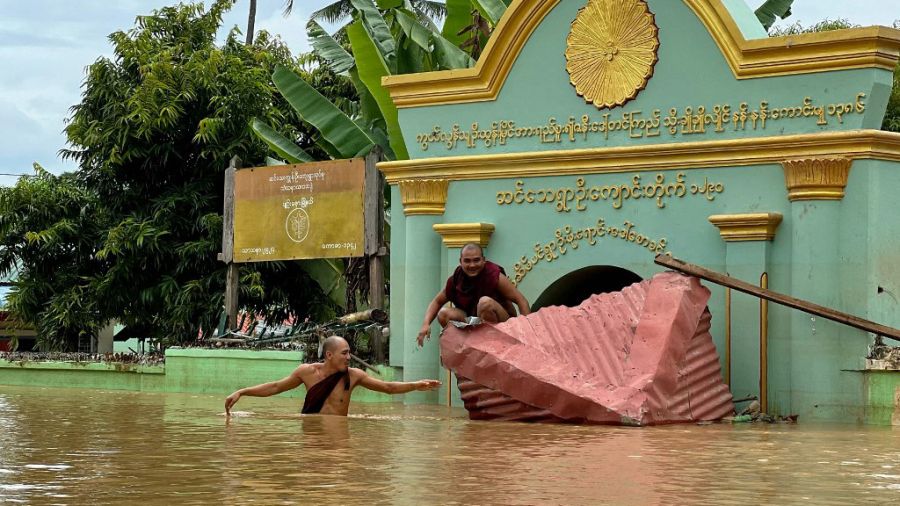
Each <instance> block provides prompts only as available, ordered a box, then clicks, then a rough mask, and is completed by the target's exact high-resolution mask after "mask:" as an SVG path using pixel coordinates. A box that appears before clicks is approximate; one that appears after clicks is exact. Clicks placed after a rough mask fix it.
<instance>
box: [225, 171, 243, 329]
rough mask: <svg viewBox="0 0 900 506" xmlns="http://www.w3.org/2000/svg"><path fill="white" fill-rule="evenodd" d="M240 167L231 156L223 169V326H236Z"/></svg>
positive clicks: (238, 288)
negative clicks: (236, 193) (236, 203)
mask: <svg viewBox="0 0 900 506" xmlns="http://www.w3.org/2000/svg"><path fill="white" fill-rule="evenodd" d="M240 168H241V159H240V158H239V157H237V156H234V157H232V158H231V163H229V164H228V168H227V169H226V170H225V204H224V208H223V210H222V261H223V262H225V265H226V270H225V327H226V329H225V330H226V332H227V331H228V330H234V328H235V327H237V312H238V291H239V290H240V287H239V285H238V280H239V278H240V275H239V272H238V266H237V264H235V263H234V173H235V172H237V170H238V169H240Z"/></svg>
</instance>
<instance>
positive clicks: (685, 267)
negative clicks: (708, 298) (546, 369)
mask: <svg viewBox="0 0 900 506" xmlns="http://www.w3.org/2000/svg"><path fill="white" fill-rule="evenodd" d="M654 262H655V263H656V264H657V265H662V266H663V267H668V268H669V269H672V270H675V271H679V272H683V273H685V274H688V275H691V276H694V277H698V278H700V279H705V280H707V281H712V282H713V283H716V284H718V285H722V286H727V287H731V288H734V289H735V290H737V291H739V292H744V293H748V294H750V295H753V296H754V297H759V298H762V299H766V300H770V301H772V302H775V303H776V304H781V305H782V306H787V307H790V308H794V309H799V310H800V311H803V312H805V313H809V314H813V315H816V316H821V317H822V318H825V319H827V320H831V321H834V322H838V323H842V324H844V325H848V326H850V327H853V328H856V329H859V330H864V331H866V332H871V333H873V334H877V335H880V336H884V337H887V338H889V339H893V340H895V341H900V329H895V328H893V327H887V326H885V325H880V324H878V323H875V322H873V321H870V320H865V319H863V318H859V317H857V316H853V315H850V314H847V313H843V312H841V311H837V310H834V309H831V308H827V307H825V306H820V305H818V304H813V303H812V302H808V301H805V300H801V299H796V298H794V297H790V296H788V295H784V294H780V293H778V292H773V291H771V290H766V289H762V288H759V287H757V286H754V285H752V284H750V283H745V282H743V281H741V280H739V279H735V278H732V277H731V276H726V275H724V274H719V273H718V272H714V271H711V270H708V269H704V268H703V267H700V266H699V265H693V264H689V263H687V262H684V261H682V260H678V259H677V258H673V257H670V256H668V255H656V259H655V260H654ZM826 275H827V274H826Z"/></svg>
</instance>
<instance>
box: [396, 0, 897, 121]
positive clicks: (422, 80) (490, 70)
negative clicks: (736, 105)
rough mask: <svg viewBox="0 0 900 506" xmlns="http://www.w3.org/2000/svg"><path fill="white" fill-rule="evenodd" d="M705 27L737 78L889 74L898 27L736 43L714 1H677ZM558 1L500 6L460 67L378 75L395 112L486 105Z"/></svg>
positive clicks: (737, 35)
mask: <svg viewBox="0 0 900 506" xmlns="http://www.w3.org/2000/svg"><path fill="white" fill-rule="evenodd" d="M684 2H685V3H686V4H687V5H688V7H690V8H691V10H693V11H694V13H695V14H696V15H697V17H698V18H699V19H700V21H701V22H702V23H703V24H704V25H705V26H706V29H707V30H708V31H709V33H710V35H711V36H712V38H713V40H715V42H716V45H717V46H718V47H719V49H720V50H721V51H722V54H723V55H724V57H725V60H726V61H727V62H728V66H729V67H730V68H731V71H732V73H733V74H734V76H735V77H736V78H737V79H752V78H757V77H770V76H778V75H787V74H804V73H811V72H826V71H835V70H847V69H856V68H881V69H886V70H891V71H892V70H893V69H894V66H895V65H896V64H897V60H898V57H900V30H895V29H893V28H887V27H882V26H873V27H866V28H853V29H849V30H836V31H831V32H824V33H810V34H801V35H789V36H784V37H766V38H762V39H753V40H747V39H745V38H744V36H743V34H742V33H741V31H740V29H739V28H738V26H737V24H736V23H735V22H734V19H732V17H731V13H729V12H728V9H727V8H726V7H725V6H724V5H723V3H722V0H684ZM557 3H559V0H518V1H514V2H513V3H512V5H510V6H509V8H507V9H506V13H504V15H503V18H502V19H501V20H500V22H499V23H498V24H497V27H496V29H495V30H494V33H493V34H492V35H491V38H490V40H489V41H488V44H487V47H485V50H484V52H483V53H482V55H481V57H480V58H479V60H478V63H477V64H476V65H475V66H474V67H472V68H467V69H456V70H444V71H439V72H427V73H422V74H406V75H399V76H386V77H384V78H382V84H383V85H384V86H385V87H386V88H387V89H388V91H389V93H390V94H391V98H392V99H393V100H394V104H396V106H397V107H421V106H427V105H439V104H458V103H467V102H480V101H490V100H494V99H496V98H497V94H498V93H499V92H500V88H502V87H503V83H504V82H505V81H506V78H507V77H508V76H509V71H510V69H511V68H512V65H513V64H514V63H515V61H516V59H517V58H518V56H519V53H520V52H521V51H522V48H523V47H524V46H525V43H526V42H528V39H529V38H530V37H531V34H532V33H533V32H534V30H535V28H537V26H538V25H539V24H540V23H541V21H542V20H543V19H544V17H545V16H546V15H547V14H548V13H549V12H550V11H551V10H553V8H554V7H555V6H556V4H557Z"/></svg>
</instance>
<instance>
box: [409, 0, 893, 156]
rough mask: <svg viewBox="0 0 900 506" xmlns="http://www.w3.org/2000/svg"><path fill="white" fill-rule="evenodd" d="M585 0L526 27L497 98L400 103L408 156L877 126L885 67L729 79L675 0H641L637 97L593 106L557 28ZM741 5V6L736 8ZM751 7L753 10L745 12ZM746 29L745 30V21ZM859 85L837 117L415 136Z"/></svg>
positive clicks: (834, 99) (709, 41) (838, 98)
mask: <svg viewBox="0 0 900 506" xmlns="http://www.w3.org/2000/svg"><path fill="white" fill-rule="evenodd" d="M585 3H586V1H585V0H562V1H560V3H559V5H557V6H556V7H555V8H554V9H553V11H552V12H550V13H549V14H548V15H547V17H546V18H544V20H543V22H542V23H541V25H540V26H539V27H537V29H536V30H535V31H534V33H533V34H532V36H531V38H530V39H529V40H528V42H527V43H526V44H525V47H524V48H523V50H522V52H521V53H520V55H519V57H518V59H517V60H516V63H515V64H514V66H513V68H512V70H511V71H510V74H509V77H508V78H507V80H506V82H505V84H504V86H503V88H502V90H501V91H500V94H499V96H498V97H497V100H495V101H490V102H477V103H469V104H451V105H441V106H435V107H418V108H403V109H400V111H399V112H400V116H399V117H400V121H401V124H402V126H403V134H404V139H405V140H406V146H407V148H408V150H409V155H410V158H412V159H418V158H430V157H441V156H458V155H477V154H487V153H512V152H525V151H545V150H565V149H576V148H590V147H613V146H624V145H628V146H634V145H641V144H659V143H669V142H689V141H701V140H724V139H737V138H748V137H763V136H771V135H785V134H794V133H815V132H821V131H834V130H853V129H859V128H876V129H877V128H880V125H881V120H882V118H883V117H884V111H885V108H886V106H887V100H888V98H889V96H890V90H891V85H892V82H893V76H892V73H891V72H889V71H887V70H871V69H860V70H847V71H838V72H828V73H819V74H812V75H811V74H805V75H797V76H779V77H764V78H756V79H744V80H738V79H736V78H735V77H734V74H733V73H732V71H731V69H730V68H729V66H728V63H727V61H726V60H725V58H724V56H723V55H722V53H721V51H720V50H719V48H718V46H717V45H716V43H715V41H714V40H713V38H712V36H711V35H709V33H708V32H707V31H706V28H705V27H704V26H703V24H702V23H701V22H700V20H699V19H698V18H697V17H696V15H695V14H694V12H693V11H692V10H691V9H690V8H689V7H688V6H687V5H685V4H684V3H683V2H681V1H678V0H648V2H647V3H648V5H649V6H650V10H651V12H652V13H653V14H654V15H655V19H656V24H657V26H658V27H659V50H658V57H659V60H658V62H657V63H656V65H655V67H654V70H653V77H652V78H651V79H650V80H649V82H648V83H647V87H646V89H644V90H643V91H641V92H640V94H638V96H637V98H635V99H634V100H632V101H630V102H628V103H627V104H625V105H624V106H622V107H616V108H613V109H609V110H598V109H597V108H596V107H594V105H593V104H588V103H586V102H585V101H584V99H583V98H581V97H580V96H578V95H577V94H575V93H574V89H573V87H572V85H570V84H569V75H568V73H567V72H566V70H565V65H566V60H565V57H564V54H565V50H566V37H567V36H568V33H569V29H570V27H571V24H572V21H573V20H574V19H575V16H576V15H577V12H578V9H580V8H581V7H583V6H584V4H585ZM738 3H739V1H738V0H733V1H730V2H726V6H729V7H731V10H732V11H735V12H737V14H738V16H737V17H738V19H739V20H743V22H739V23H738V24H739V26H744V27H747V26H749V24H750V23H749V18H747V16H746V9H747V8H746V6H744V10H739V9H736V8H734V5H735V4H738ZM741 11H742V12H743V14H741ZM751 15H752V14H751ZM746 31H751V30H749V29H748V30H746ZM752 32H753V33H749V34H747V33H745V36H749V37H752V38H764V37H765V32H764V31H761V30H760V29H757V30H752ZM858 93H865V94H866V98H865V103H866V110H865V113H864V114H851V115H849V116H844V117H843V118H842V120H838V118H837V117H836V116H829V117H828V118H827V119H828V124H827V125H824V126H823V125H818V124H817V121H815V120H810V118H803V119H785V120H778V121H769V122H768V123H767V126H766V128H765V129H753V128H746V129H743V130H735V129H734V128H732V127H728V128H725V129H724V131H723V132H721V133H715V132H713V129H712V128H708V131H707V133H705V134H691V135H680V134H679V135H674V136H673V135H671V134H669V133H668V131H667V129H666V128H665V127H664V126H661V127H660V135H659V136H655V137H648V136H643V137H641V138H631V137H629V135H628V133H627V132H621V131H620V132H613V133H611V134H610V135H609V138H608V139H606V138H604V137H603V136H602V135H600V134H592V135H591V136H590V137H589V138H588V139H587V140H584V139H583V138H581V137H577V138H576V140H575V141H574V142H570V141H568V140H565V141H563V142H560V143H546V144H541V143H540V141H539V140H537V139H534V138H532V139H510V140H509V141H508V142H507V143H506V144H505V145H500V144H498V145H494V146H492V147H485V146H484V144H483V143H481V142H479V143H477V145H476V146H475V147H472V148H469V147H466V146H465V143H460V144H459V145H457V146H456V147H454V148H453V149H449V150H448V149H447V148H446V147H445V146H442V145H441V144H431V145H430V146H429V147H428V148H427V149H424V148H423V146H422V143H421V142H418V141H417V135H418V134H421V133H427V132H431V131H432V129H433V128H434V127H435V126H438V127H440V129H441V130H442V131H443V132H448V131H450V130H451V129H452V127H453V125H454V124H458V125H459V127H460V128H461V129H462V130H464V131H468V130H469V129H470V127H471V125H472V124H473V123H478V125H479V129H480V130H490V127H491V124H492V123H493V122H498V121H504V120H505V121H514V122H515V123H516V125H517V126H519V127H525V126H541V125H546V124H547V123H548V120H549V119H550V118H555V119H556V121H557V122H558V123H563V124H564V123H566V122H567V121H568V119H569V117H570V116H571V117H573V118H575V119H577V120H579V121H580V118H581V117H582V115H588V116H590V117H591V120H592V121H600V120H602V119H603V115H604V114H609V118H610V119H611V120H612V119H615V118H619V119H621V117H622V113H623V112H625V113H627V112H633V113H635V114H638V113H640V114H639V115H637V116H636V119H644V118H650V117H651V115H652V112H653V111H654V110H657V109H658V110H659V111H660V114H661V116H662V117H665V116H666V115H667V114H668V111H669V110H670V109H671V108H673V107H674V108H677V109H678V110H679V112H683V110H684V108H686V107H692V108H693V109H694V110H696V109H697V108H698V107H700V106H705V107H706V110H707V111H712V109H713V106H715V105H717V104H730V105H731V108H732V110H736V109H737V108H738V107H739V106H740V103H741V102H746V103H747V105H748V107H749V108H750V109H753V108H757V107H759V106H760V103H761V102H763V101H765V102H767V103H768V107H769V108H770V109H771V108H775V107H778V108H781V107H786V106H795V105H801V106H802V105H803V99H804V98H805V97H810V98H811V99H812V103H813V104H814V105H823V104H830V103H842V104H843V103H847V102H853V101H854V100H855V98H856V96H857V94H858Z"/></svg>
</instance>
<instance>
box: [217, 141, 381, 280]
mask: <svg viewBox="0 0 900 506" xmlns="http://www.w3.org/2000/svg"><path fill="white" fill-rule="evenodd" d="M365 173H366V163H365V159H363V158H354V159H350V160H330V161H322V162H311V163H304V164H298V165H279V166H274V167H256V168H252V169H242V170H237V171H235V173H234V249H233V255H234V256H233V258H234V260H233V261H234V262H237V263H240V262H267V261H272V260H300V259H309V258H343V257H359V256H363V255H364V254H365V235H364V233H365V225H364V212H363V193H364V189H365Z"/></svg>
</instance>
